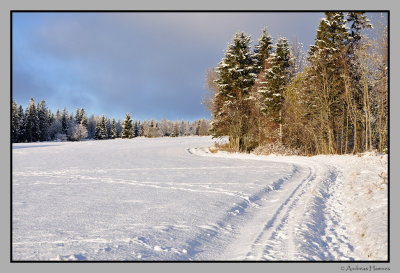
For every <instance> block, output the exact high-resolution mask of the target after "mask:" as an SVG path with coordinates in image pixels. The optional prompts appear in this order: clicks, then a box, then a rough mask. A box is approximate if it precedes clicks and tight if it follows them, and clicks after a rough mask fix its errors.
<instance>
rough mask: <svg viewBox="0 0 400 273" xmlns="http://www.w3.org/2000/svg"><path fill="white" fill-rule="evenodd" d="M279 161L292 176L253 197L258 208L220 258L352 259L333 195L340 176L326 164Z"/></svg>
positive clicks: (195, 151) (200, 152)
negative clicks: (283, 162) (287, 165)
mask: <svg viewBox="0 0 400 273" xmlns="http://www.w3.org/2000/svg"><path fill="white" fill-rule="evenodd" d="M190 153H193V154H198V155H203V156H214V157H218V154H217V155H215V154H211V153H209V152H208V151H207V149H204V148H200V149H192V150H191V151H190ZM225 156H226V155H223V157H225ZM227 157H230V156H229V155H228V156H227ZM231 157H233V158H235V157H238V158H241V156H240V155H236V156H235V155H232V156H231ZM250 158H251V157H250ZM253 159H255V160H260V159H261V160H262V159H263V158H255V157H254V158H253ZM265 160H266V161H269V160H268V159H265ZM283 160H284V161H285V162H286V163H288V162H289V163H292V164H293V169H292V173H291V174H290V175H289V176H287V177H285V178H284V179H280V180H278V181H276V183H275V184H274V187H273V190H271V188H267V189H266V190H264V191H262V194H260V195H258V196H257V198H256V200H257V204H258V205H257V208H260V209H258V211H257V212H254V214H253V216H252V218H251V219H247V220H245V223H243V225H242V226H241V227H239V229H240V232H239V235H238V236H237V237H236V238H235V239H234V240H233V241H232V243H231V244H230V245H229V246H228V247H227V248H226V249H225V250H224V252H223V254H222V255H221V256H219V258H220V259H222V260H285V261H299V260H354V258H353V257H352V252H353V251H354V247H353V246H352V245H351V244H350V242H349V238H348V237H347V235H346V227H345V226H344V225H343V224H342V223H343V221H342V219H341V215H342V211H343V209H344V208H343V206H342V204H341V203H340V201H339V198H338V196H337V194H340V191H341V187H342V184H341V183H342V181H341V177H340V173H338V171H337V170H336V169H335V168H334V167H332V166H326V165H324V164H316V163H315V162H313V163H314V164H305V162H303V161H295V160H291V161H290V160H289V161H288V160H285V159H283ZM247 208H248V209H249V210H251V209H254V206H253V207H252V206H248V207H247ZM225 224H226V225H227V223H225Z"/></svg>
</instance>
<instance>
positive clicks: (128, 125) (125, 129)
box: [121, 113, 133, 138]
mask: <svg viewBox="0 0 400 273" xmlns="http://www.w3.org/2000/svg"><path fill="white" fill-rule="evenodd" d="M121 137H122V138H132V137H133V130H132V119H131V115H130V114H129V113H126V115H125V119H124V122H123V124H122V133H121Z"/></svg>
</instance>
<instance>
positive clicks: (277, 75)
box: [258, 37, 290, 141]
mask: <svg viewBox="0 0 400 273" xmlns="http://www.w3.org/2000/svg"><path fill="white" fill-rule="evenodd" d="M268 63H269V68H268V69H266V71H265V81H264V82H263V83H262V85H261V87H260V88H259V90H258V92H259V93H261V94H262V96H263V99H264V102H263V104H262V109H261V110H262V111H264V112H265V113H266V114H267V116H268V117H269V118H270V119H272V120H273V121H274V122H276V123H277V124H279V139H280V141H282V107H283V102H284V91H285V88H286V85H287V84H288V82H289V80H290V78H289V71H290V50H289V44H288V41H287V40H286V38H282V37H280V38H279V39H278V41H277V43H276V51H275V53H273V54H271V55H270V57H269V59H268Z"/></svg>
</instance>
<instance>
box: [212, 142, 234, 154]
mask: <svg viewBox="0 0 400 273" xmlns="http://www.w3.org/2000/svg"><path fill="white" fill-rule="evenodd" d="M209 150H210V152H211V153H213V154H215V153H216V152H218V151H221V152H228V153H234V152H236V151H235V150H234V149H233V148H231V147H230V146H229V143H222V144H218V143H216V144H215V146H214V147H210V148H209Z"/></svg>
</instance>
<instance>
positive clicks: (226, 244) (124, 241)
mask: <svg viewBox="0 0 400 273" xmlns="http://www.w3.org/2000/svg"><path fill="white" fill-rule="evenodd" d="M212 143H213V141H212V140H211V139H210V138H209V137H186V138H158V139H143V138H142V139H133V140H108V141H86V142H79V143H34V144H32V143H30V144H14V145H13V253H12V254H13V259H15V260H51V259H66V260H121V261H122V260H351V259H360V255H359V253H358V252H357V249H359V248H357V247H356V246H355V245H354V244H353V242H358V241H357V240H354V239H353V240H351V238H354V233H355V231H352V230H351V229H349V223H348V222H349V219H351V218H349V217H347V216H346V215H347V214H346V213H345V209H346V207H345V205H346V204H343V200H347V199H346V198H344V196H343V192H344V191H345V188H344V187H345V185H344V183H343V179H344V177H343V175H344V174H343V172H342V171H341V169H338V168H337V166H335V165H334V164H329V162H328V163H324V162H322V161H323V160H322V161H321V162H319V161H318V160H311V159H310V160H308V159H307V158H306V159H305V158H301V157H276V158H268V157H256V156H252V155H248V156H246V155H226V154H221V153H218V154H210V153H209V152H208V150H207V149H206V148H204V147H208V146H210V145H212ZM381 203H382V201H380V203H379V204H381ZM383 203H384V201H383ZM377 217H381V216H380V215H379V216H377ZM379 220H381V219H379ZM381 231H382V230H380V232H381ZM381 233H382V232H381ZM351 236H353V237H351ZM350 237H351V238H350ZM375 249H376V246H375ZM379 257H380V256H379Z"/></svg>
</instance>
